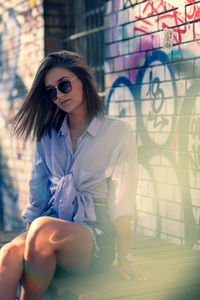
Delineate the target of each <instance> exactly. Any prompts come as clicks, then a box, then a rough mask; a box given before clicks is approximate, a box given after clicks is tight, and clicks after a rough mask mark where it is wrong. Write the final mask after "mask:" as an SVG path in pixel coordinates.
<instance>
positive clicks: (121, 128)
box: [104, 115, 131, 134]
mask: <svg viewBox="0 0 200 300" xmlns="http://www.w3.org/2000/svg"><path fill="white" fill-rule="evenodd" d="M104 124H105V126H106V127H110V128H112V129H113V130H116V131H117V133H118V134H119V133H120V132H122V133H125V132H127V133H129V132H130V131H131V127H130V125H129V123H128V122H127V121H125V120H124V119H121V118H118V117H113V116H109V115H107V116H105V118H104Z"/></svg>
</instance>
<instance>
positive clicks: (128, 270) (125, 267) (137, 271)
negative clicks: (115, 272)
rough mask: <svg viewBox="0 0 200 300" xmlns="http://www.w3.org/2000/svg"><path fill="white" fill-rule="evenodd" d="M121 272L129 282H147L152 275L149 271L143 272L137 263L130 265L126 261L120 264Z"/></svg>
mask: <svg viewBox="0 0 200 300" xmlns="http://www.w3.org/2000/svg"><path fill="white" fill-rule="evenodd" d="M119 272H120V275H121V276H122V277H123V278H125V279H127V280H129V279H136V280H138V281H145V280H147V279H149V278H150V274H149V273H148V272H147V271H145V270H143V269H142V268H141V267H140V266H138V265H137V264H136V263H130V262H128V261H126V260H123V261H120V262H119Z"/></svg>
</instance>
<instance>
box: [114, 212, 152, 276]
mask: <svg viewBox="0 0 200 300" xmlns="http://www.w3.org/2000/svg"><path fill="white" fill-rule="evenodd" d="M130 219H131V218H130V216H122V217H118V218H117V219H116V220H115V222H114V229H115V234H116V239H117V249H118V263H119V271H120V274H121V275H122V276H123V277H124V278H125V279H131V277H133V278H136V279H137V280H140V281H143V280H146V279H149V277H150V276H149V273H147V272H146V271H144V270H143V269H142V268H141V267H138V266H137V264H134V259H133V256H132V254H131V230H130Z"/></svg>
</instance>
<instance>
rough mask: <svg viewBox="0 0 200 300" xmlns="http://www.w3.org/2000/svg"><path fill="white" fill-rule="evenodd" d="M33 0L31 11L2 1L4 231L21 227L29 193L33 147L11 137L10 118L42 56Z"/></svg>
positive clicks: (0, 223)
mask: <svg viewBox="0 0 200 300" xmlns="http://www.w3.org/2000/svg"><path fill="white" fill-rule="evenodd" d="M35 2H37V3H35V6H34V8H33V9H32V10H31V9H30V5H28V6H27V5H25V3H22V4H21V5H16V6H15V9H14V8H13V6H12V3H10V7H9V6H8V5H7V6H5V7H4V4H2V8H3V9H2V15H1V16H0V53H1V56H0V74H1V77H0V91H1V93H0V94H1V96H0V129H1V134H0V138H1V144H0V170H1V172H0V194H1V198H0V210H1V219H0V228H1V227H3V228H4V229H5V230H11V229H13V228H16V227H19V226H21V217H20V215H21V210H22V209H23V207H24V205H25V203H26V201H27V195H28V174H29V171H30V168H31V156H32V148H31V146H30V142H28V143H26V144H25V143H24V142H23V141H21V140H15V139H14V138H13V137H12V128H11V126H10V125H9V121H10V120H11V119H12V117H13V116H14V115H15V114H16V112H17V111H18V109H19V106H21V103H22V101H23V98H24V95H25V94H26V93H27V88H26V87H27V85H29V84H30V81H32V78H33V73H34V72H35V69H34V68H35V67H36V63H37V60H38V61H39V60H41V58H42V57H43V47H41V45H43V40H41V39H42V35H41V31H40V28H41V30H43V17H42V5H41V1H40V0H38V1H35ZM26 4H27V3H26ZM37 36H38V38H37ZM41 41H42V42H41Z"/></svg>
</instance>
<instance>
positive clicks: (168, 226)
mask: <svg viewBox="0 0 200 300" xmlns="http://www.w3.org/2000/svg"><path fill="white" fill-rule="evenodd" d="M193 2H194V1H192V0H187V1H185V3H184V4H185V5H184V9H183V6H182V7H181V9H177V8H176V7H175V6H173V5H172V1H162V0H154V1H150V0H149V1H112V4H111V2H110V3H109V5H107V16H106V19H105V22H106V26H107V32H106V37H105V38H106V62H105V69H106V87H107V108H108V111H109V114H111V115H115V116H120V117H122V118H126V120H127V121H128V122H129V123H130V124H131V126H132V128H133V131H134V132H135V133H136V138H137V144H138V154H139V170H140V172H139V182H138V194H137V203H136V211H135V220H134V227H135V229H136V230H137V231H142V232H144V233H146V234H149V235H154V236H158V237H160V238H162V239H166V240H168V241H171V242H174V243H177V244H184V245H188V246H191V247H194V248H200V228H199V225H200V168H199V166H200V151H199V150H200V131H199V124H200V122H199V121H200V115H199V114H200V109H199V107H200V100H199V99H200V98H199V95H200V85H199V82H198V81H199V79H198V77H199V74H200V60H199V49H200V42H199V38H200V23H199V21H200V15H199V12H200V4H199V3H193ZM112 8H113V9H112ZM164 28H172V29H173V46H172V48H171V49H170V47H169V49H166V48H163V40H164V30H163V29H164Z"/></svg>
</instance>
